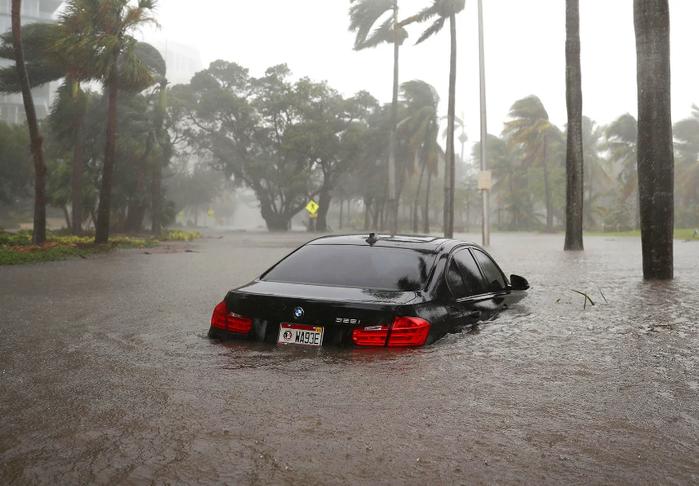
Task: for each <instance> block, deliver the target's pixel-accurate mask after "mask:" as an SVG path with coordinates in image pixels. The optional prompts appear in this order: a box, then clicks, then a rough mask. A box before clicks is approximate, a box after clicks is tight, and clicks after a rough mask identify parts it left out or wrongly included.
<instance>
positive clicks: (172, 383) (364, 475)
mask: <svg viewBox="0 0 699 486" xmlns="http://www.w3.org/2000/svg"><path fill="white" fill-rule="evenodd" d="M305 238H307V235H305V234H292V235H268V234H257V235H256V234H246V233H227V234H225V235H223V238H222V239H215V238H211V239H205V240H202V241H199V242H195V243H192V244H188V245H183V244H179V245H172V246H171V247H169V248H165V249H161V250H153V251H151V250H149V252H150V253H151V254H144V252H143V251H124V252H118V253H114V254H110V255H106V256H98V257H94V258H91V259H89V260H73V261H65V262H56V263H49V264H42V265H38V266H23V267H13V268H7V267H6V268H0V483H2V484H8V483H9V484H13V483H16V484H24V483H43V484H66V483H69V484H77V483H81V484H86V483H89V484H112V483H146V482H151V481H153V482H156V483H179V482H187V483H192V482H202V483H212V482H225V483H228V484H259V483H274V484H362V483H363V484H369V483H371V484H395V483H404V484H460V483H463V484H474V483H476V484H477V483H494V482H497V483H545V484H560V483H626V484H644V483H663V484H691V483H694V484H697V483H698V482H699V369H698V366H697V365H698V361H699V356H698V350H699V332H698V324H697V321H698V320H699V243H697V242H687V243H684V242H677V243H676V266H677V278H676V280H675V281H674V282H672V283H664V284H652V283H642V281H641V274H640V273H641V272H640V268H641V262H640V241H639V240H637V239H625V238H619V239H613V238H604V237H594V238H593V237H588V238H587V239H586V247H587V251H585V252H584V253H580V254H564V252H562V251H561V250H560V249H561V247H562V245H563V241H562V236H560V235H498V234H496V235H494V237H493V242H494V244H493V247H492V253H493V254H494V255H495V257H496V259H497V260H498V261H499V262H500V263H501V264H502V266H503V268H504V269H505V271H507V272H510V273H518V274H522V275H524V276H526V277H528V278H529V280H530V283H531V284H532V289H531V291H530V295H529V297H528V298H527V299H525V300H524V301H523V302H522V303H521V304H519V305H518V306H517V307H516V308H514V309H512V310H510V311H508V312H506V313H504V314H502V315H501V316H500V317H499V318H497V319H496V320H494V321H491V322H487V323H483V324H481V325H479V326H478V327H477V328H475V329H473V330H472V331H470V332H464V333H462V334H458V335H451V336H448V337H446V338H445V339H442V340H441V341H439V342H438V343H436V344H435V345H432V346H430V347H427V348H423V349H419V350H403V351H401V350H341V349H322V350H307V349H297V348H293V347H275V346H271V345H266V344H260V343H247V342H229V343H220V342H216V341H211V340H209V339H207V338H206V331H207V329H208V319H209V317H210V312H211V310H212V308H213V306H214V305H215V304H216V303H217V302H218V301H219V300H220V299H221V298H222V297H223V295H224V294H225V291H226V290H227V289H228V288H231V287H234V286H237V285H239V284H242V283H245V282H246V281H248V280H249V279H251V278H253V277H255V276H256V275H258V274H259V273H261V271H262V270H263V269H265V268H266V267H267V266H268V265H270V264H271V263H273V262H274V261H276V260H277V259H278V258H280V257H281V256H282V255H284V254H285V253H286V252H287V251H288V250H289V248H292V247H294V246H296V245H297V244H299V243H300V242H302V241H303V240H304V239H305ZM186 248H188V249H189V250H190V252H185V249H186ZM572 290H578V291H581V292H586V293H587V294H589V296H590V297H591V298H592V300H593V301H594V302H595V304H596V305H594V306H590V305H589V304H588V305H587V307H586V308H583V301H584V298H583V297H582V296H580V295H578V294H576V293H574V292H572Z"/></svg>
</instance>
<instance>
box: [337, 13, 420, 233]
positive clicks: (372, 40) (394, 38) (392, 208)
mask: <svg viewBox="0 0 699 486" xmlns="http://www.w3.org/2000/svg"><path fill="white" fill-rule="evenodd" d="M350 1H351V2H352V3H353V5H352V6H351V7H350V31H352V32H356V37H355V41H354V49H355V50H362V49H366V48H369V47H376V46H377V45H379V44H382V43H389V44H393V98H392V102H391V130H390V138H389V144H388V208H389V229H390V231H391V233H396V232H397V230H398V200H397V191H396V150H397V141H396V125H397V124H398V66H399V64H398V61H399V52H400V46H401V45H402V44H403V42H404V41H405V39H406V38H407V37H408V32H407V31H406V30H405V29H404V28H403V26H402V25H400V23H399V21H398V0H350ZM382 18H385V20H384V21H383V22H382V23H381V24H380V25H379V26H378V27H376V25H377V23H378V22H379V20H380V19H382Z"/></svg>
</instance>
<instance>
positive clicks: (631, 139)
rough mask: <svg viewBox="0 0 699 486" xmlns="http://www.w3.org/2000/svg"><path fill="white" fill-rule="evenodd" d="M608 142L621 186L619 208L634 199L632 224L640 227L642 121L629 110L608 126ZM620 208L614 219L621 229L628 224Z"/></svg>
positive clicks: (610, 157)
mask: <svg viewBox="0 0 699 486" xmlns="http://www.w3.org/2000/svg"><path fill="white" fill-rule="evenodd" d="M604 137H605V142H604V144H603V147H604V148H605V149H606V150H607V151H608V153H609V162H610V164H611V172H612V174H615V175H616V180H617V184H618V186H619V188H620V190H619V196H618V199H617V200H616V201H615V206H616V207H617V208H622V209H623V208H625V207H626V206H627V205H628V204H629V201H630V204H631V212H632V214H633V223H632V224H631V226H632V227H635V228H638V227H639V225H640V221H639V201H638V172H637V170H636V161H637V158H638V156H637V141H638V123H637V122H636V118H634V117H633V116H632V115H630V114H628V113H627V114H625V115H622V116H620V117H619V118H617V119H616V120H614V121H613V122H612V123H610V124H609V125H608V126H607V127H606V128H605V130H604ZM624 213H625V211H622V212H621V213H619V212H618V211H617V214H616V217H614V218H612V220H611V221H610V223H611V225H612V226H613V227H614V229H621V228H623V227H624V226H626V222H625V221H624V217H623V214H624Z"/></svg>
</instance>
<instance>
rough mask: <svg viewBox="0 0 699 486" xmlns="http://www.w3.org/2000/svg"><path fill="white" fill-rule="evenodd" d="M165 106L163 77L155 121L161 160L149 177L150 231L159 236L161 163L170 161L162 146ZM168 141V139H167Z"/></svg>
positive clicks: (165, 83) (168, 153)
mask: <svg viewBox="0 0 699 486" xmlns="http://www.w3.org/2000/svg"><path fill="white" fill-rule="evenodd" d="M166 106H167V80H166V79H163V80H162V81H161V82H160V93H159V101H158V116H157V121H156V127H157V136H158V138H159V140H160V142H161V144H160V145H161V146H160V149H161V152H162V153H163V160H162V161H160V160H156V161H155V164H154V165H153V174H152V178H151V186H150V189H151V190H150V193H151V232H152V233H153V234H154V235H156V236H159V235H160V233H161V232H162V230H163V213H162V207H161V204H162V198H163V187H162V186H163V182H162V181H163V164H166V163H169V162H170V157H171V151H170V148H171V147H170V146H168V147H164V146H163V143H162V140H163V138H164V137H163V133H161V132H162V131H163V123H164V119H165V109H166ZM168 143H169V141H168Z"/></svg>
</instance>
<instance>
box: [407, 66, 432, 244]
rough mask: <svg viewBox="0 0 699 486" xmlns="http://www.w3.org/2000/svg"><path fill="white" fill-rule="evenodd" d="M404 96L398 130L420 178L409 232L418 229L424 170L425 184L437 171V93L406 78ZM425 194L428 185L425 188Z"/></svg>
mask: <svg viewBox="0 0 699 486" xmlns="http://www.w3.org/2000/svg"><path fill="white" fill-rule="evenodd" d="M401 89H402V91H403V97H404V99H405V105H406V114H407V116H406V117H405V118H404V119H403V120H401V121H400V123H399V124H398V129H399V131H400V132H402V134H403V135H404V137H405V139H406V141H407V145H408V147H409V149H410V151H411V152H412V153H413V155H414V158H415V160H416V161H417V162H418V163H419V165H420V177H419V179H418V185H417V192H416V194H415V201H413V232H414V233H417V232H418V207H419V200H420V191H421V190H422V181H423V178H424V175H425V172H426V171H427V172H428V184H431V180H432V176H433V175H434V174H435V173H436V172H437V162H438V160H439V152H440V148H439V144H438V143H437V136H438V134H439V121H438V117H437V107H438V106H439V95H437V91H436V90H435V89H434V88H433V87H432V86H431V85H429V84H427V83H425V82H424V81H417V80H415V81H408V82H405V83H403V84H402V85H401ZM427 192H428V194H429V187H428V189H427ZM428 205H429V199H425V209H424V212H423V216H424V217H423V219H424V220H425V222H426V226H427V228H428V229H427V230H426V232H429V222H428V221H427V219H428V216H427V215H428V212H429V206H428Z"/></svg>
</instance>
